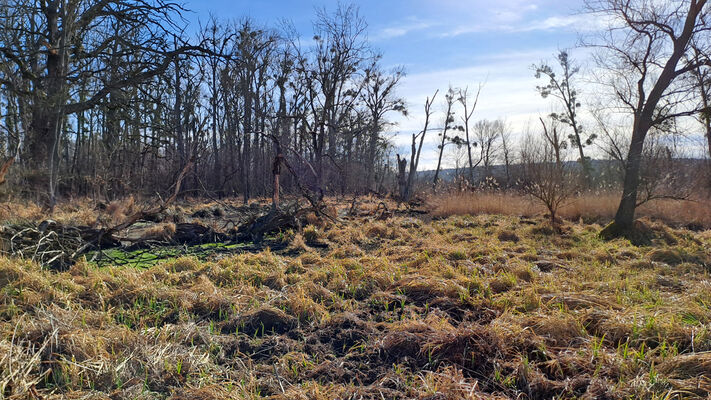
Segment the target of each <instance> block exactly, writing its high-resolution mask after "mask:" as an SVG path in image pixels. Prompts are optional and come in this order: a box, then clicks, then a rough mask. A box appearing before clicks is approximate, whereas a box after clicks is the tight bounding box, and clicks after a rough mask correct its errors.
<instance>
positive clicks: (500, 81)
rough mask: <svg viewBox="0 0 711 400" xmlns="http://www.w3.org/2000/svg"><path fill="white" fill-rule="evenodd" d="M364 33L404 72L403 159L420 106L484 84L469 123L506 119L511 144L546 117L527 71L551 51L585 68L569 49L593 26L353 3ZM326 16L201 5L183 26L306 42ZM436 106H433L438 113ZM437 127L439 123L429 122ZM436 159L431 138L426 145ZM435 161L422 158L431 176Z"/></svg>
mask: <svg viewBox="0 0 711 400" xmlns="http://www.w3.org/2000/svg"><path fill="white" fill-rule="evenodd" d="M353 3H354V4H356V5H357V6H358V7H359V10H360V14H361V15H362V16H363V17H364V18H365V20H366V21H367V23H368V37H369V40H370V41H371V43H372V45H373V46H374V47H375V48H377V49H378V50H380V51H381V52H382V53H383V64H384V65H385V66H394V65H402V66H404V67H405V70H406V72H407V76H406V78H405V79H404V80H403V82H402V85H401V87H400V89H399V91H398V93H399V95H400V96H402V97H404V98H405V99H406V100H407V103H408V109H409V112H410V115H409V116H408V117H407V118H403V117H398V118H395V116H392V117H393V119H394V120H396V122H397V126H396V127H394V128H393V133H392V135H393V141H394V142H395V144H396V145H397V146H399V147H400V148H402V149H404V148H405V146H406V145H407V143H408V141H409V134H410V133H411V132H412V131H417V130H419V129H421V126H422V111H421V110H422V105H423V103H424V99H425V98H426V96H428V95H431V94H432V93H433V92H434V91H435V90H436V89H439V90H440V95H439V99H440V103H441V101H442V100H443V97H444V96H443V94H444V92H445V91H446V90H447V88H448V86H449V85H450V84H451V85H453V86H455V87H463V86H467V85H468V86H470V87H471V88H472V89H470V91H471V90H475V88H476V86H477V85H478V83H479V82H484V81H486V84H485V86H484V88H483V90H482V93H481V97H480V101H479V105H478V107H477V111H476V112H475V114H474V117H473V118H474V120H478V119H482V118H488V119H495V118H505V119H506V121H507V122H508V124H509V126H510V128H511V130H512V132H513V133H514V135H516V134H520V133H521V132H523V131H524V130H525V129H526V126H527V125H528V123H529V122H531V123H532V122H535V121H536V120H537V117H538V115H545V114H548V113H550V112H551V110H552V108H551V106H552V103H551V101H550V100H544V99H541V98H540V96H538V95H537V94H536V92H535V86H536V84H541V83H543V82H541V81H537V80H536V79H535V78H534V76H533V72H532V70H531V65H532V64H534V63H539V62H541V61H544V60H546V61H552V60H554V57H555V54H556V53H557V52H558V50H559V49H572V51H571V53H572V55H573V57H576V58H578V60H579V62H580V64H582V65H583V67H584V66H585V64H586V60H585V58H586V57H585V56H584V55H585V54H586V53H587V52H586V51H584V50H576V49H574V48H575V46H576V44H577V42H578V36H579V33H586V32H591V31H593V30H594V29H595V22H594V21H591V18H590V17H589V16H586V15H582V14H581V13H580V11H581V9H582V6H583V4H582V0H569V1H561V0H557V1H556V0H533V1H524V0H500V1H485V0H458V1H457V0H439V1H425V0H411V1H404V0H380V1H375V0H361V1H355V2H353ZM324 6H325V7H326V9H327V10H333V9H335V8H336V6H337V2H336V1H304V0H292V1H283V0H268V1H247V0H206V1H196V0H192V1H188V2H187V3H186V7H187V8H189V9H191V10H193V11H194V12H193V13H191V14H188V15H186V18H187V19H188V20H190V21H197V20H198V19H200V20H206V19H207V18H208V16H209V14H210V13H212V14H214V15H216V16H218V17H219V18H223V19H230V18H240V17H244V16H249V17H252V18H253V19H254V20H256V21H257V22H258V23H261V24H263V25H266V26H276V25H277V24H278V23H279V21H281V20H283V19H288V20H290V21H292V22H293V24H294V26H295V27H296V29H297V30H298V31H299V32H300V33H301V34H302V36H303V37H310V36H311V34H312V22H311V21H312V20H313V19H314V15H315V10H316V8H320V7H324ZM442 107H443V105H441V104H438V105H437V109H438V110H441V108H442ZM435 118H436V119H441V118H442V117H441V115H438V116H436V117H435ZM429 139H430V140H428V142H429V143H430V144H429V146H428V147H430V149H432V150H434V147H433V142H434V140H436V134H435V133H432V134H430V137H429ZM434 153H435V152H434V151H427V152H426V154H424V155H423V160H422V163H423V164H424V166H425V167H430V166H431V165H432V163H433V160H434V158H435V154H434Z"/></svg>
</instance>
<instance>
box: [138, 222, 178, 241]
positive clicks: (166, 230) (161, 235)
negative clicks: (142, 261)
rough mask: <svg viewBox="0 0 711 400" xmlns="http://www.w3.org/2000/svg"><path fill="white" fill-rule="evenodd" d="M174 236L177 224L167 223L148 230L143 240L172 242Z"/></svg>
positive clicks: (144, 233)
mask: <svg viewBox="0 0 711 400" xmlns="http://www.w3.org/2000/svg"><path fill="white" fill-rule="evenodd" d="M173 235H175V224H174V223H172V222H165V223H161V224H156V225H153V226H151V227H150V228H148V229H146V230H145V231H144V232H143V235H142V236H141V238H142V239H148V240H170V238H172V237H173Z"/></svg>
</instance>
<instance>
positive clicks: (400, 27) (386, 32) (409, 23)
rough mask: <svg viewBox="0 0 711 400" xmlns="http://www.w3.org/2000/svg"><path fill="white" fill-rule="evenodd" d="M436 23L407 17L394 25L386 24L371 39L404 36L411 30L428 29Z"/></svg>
mask: <svg viewBox="0 0 711 400" xmlns="http://www.w3.org/2000/svg"><path fill="white" fill-rule="evenodd" d="M435 25H436V24H435V23H433V22H429V21H423V20H420V19H417V18H407V20H405V21H403V22H400V23H398V24H395V25H391V26H387V27H385V28H382V29H381V30H380V31H378V32H377V33H376V34H375V35H373V36H372V37H371V40H385V39H393V38H397V37H401V36H405V35H407V34H409V33H412V32H417V31H421V30H423V29H428V28H431V27H433V26H435Z"/></svg>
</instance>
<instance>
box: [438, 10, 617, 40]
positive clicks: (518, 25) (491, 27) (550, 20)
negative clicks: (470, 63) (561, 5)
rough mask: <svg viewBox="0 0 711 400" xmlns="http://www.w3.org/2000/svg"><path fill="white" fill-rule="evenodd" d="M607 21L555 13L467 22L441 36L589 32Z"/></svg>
mask: <svg viewBox="0 0 711 400" xmlns="http://www.w3.org/2000/svg"><path fill="white" fill-rule="evenodd" d="M606 23H607V22H606V21H604V19H603V20H601V19H597V18H591V17H590V16H589V15H554V16H551V17H547V18H544V19H540V20H533V21H520V20H515V21H509V22H505V23H487V24H477V23H474V24H467V25H457V26H454V27H452V28H450V29H449V30H448V31H445V32H442V33H440V34H439V35H438V36H439V37H443V38H445V37H456V36H460V35H465V34H470V33H481V32H505V33H521V32H533V31H560V30H565V31H570V32H583V31H585V32H589V31H594V30H598V29H601V28H604V27H605V26H606V25H604V24H606Z"/></svg>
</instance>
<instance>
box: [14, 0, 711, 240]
mask: <svg viewBox="0 0 711 400" xmlns="http://www.w3.org/2000/svg"><path fill="white" fill-rule="evenodd" d="M704 5H705V2H696V1H694V2H692V3H690V4H688V5H687V4H682V5H678V6H671V5H666V6H662V5H654V4H647V3H646V2H636V3H629V4H628V3H626V2H619V1H607V2H593V1H591V2H587V3H586V7H587V8H588V10H586V11H589V12H591V13H592V14H597V15H598V16H601V17H604V18H606V19H609V20H610V21H611V22H610V25H609V27H608V29H607V30H604V31H603V32H602V33H600V37H598V38H594V39H592V40H591V42H590V43H586V45H587V46H589V47H592V48H596V49H598V50H599V53H598V54H597V56H596V60H595V61H596V67H597V69H596V70H595V71H596V72H599V71H604V74H601V75H600V76H599V77H597V78H598V84H599V85H600V87H606V88H607V89H609V90H608V91H607V92H601V93H599V94H598V97H599V98H600V99H601V100H602V101H607V102H608V103H607V104H608V107H606V108H600V107H599V106H597V105H594V104H583V100H582V98H583V96H582V95H581V93H579V91H580V87H581V86H582V82H583V81H584V80H587V79H588V78H589V77H587V76H581V75H582V73H581V71H580V68H579V66H578V65H577V63H576V61H575V60H573V59H571V57H570V56H569V55H568V52H567V51H564V50H563V51H560V53H559V54H558V57H557V59H556V60H555V62H554V63H546V62H541V63H540V64H537V65H533V68H532V70H533V71H532V74H534V75H535V76H536V78H539V79H541V82H543V83H542V84H541V85H540V86H537V87H536V88H535V90H537V91H538V92H539V94H540V95H541V97H542V98H543V99H548V100H550V103H551V104H552V109H553V110H555V111H554V112H552V113H551V114H550V115H548V116H546V117H545V118H540V126H537V127H531V128H529V132H527V133H525V134H523V135H518V134H517V135H516V136H523V137H522V138H518V139H517V140H514V139H513V137H514V135H513V134H512V133H513V132H511V129H510V127H508V126H507V124H506V123H505V122H504V121H503V120H496V121H488V120H477V118H476V115H475V111H476V106H477V103H478V102H479V101H482V100H481V99H480V98H479V95H480V93H481V90H482V87H483V86H485V85H484V84H479V87H478V90H477V91H476V92H474V91H470V90H469V88H452V87H450V88H449V90H447V91H446V92H443V93H442V94H439V96H438V92H435V93H434V94H433V95H432V96H431V97H428V98H427V100H426V102H425V104H424V115H425V120H424V126H423V128H422V129H421V130H420V131H419V132H415V133H413V134H412V145H411V146H408V147H410V148H409V149H408V150H410V154H404V155H402V156H401V155H400V154H397V155H396V154H394V153H395V152H396V151H395V148H394V146H393V143H392V142H391V140H389V135H388V132H389V131H390V128H391V126H392V125H393V124H392V122H391V121H393V120H394V119H395V117H396V115H397V114H398V113H400V114H404V115H406V114H407V109H406V101H405V99H402V98H400V97H398V94H397V87H398V84H399V83H400V81H401V79H402V78H403V77H404V75H405V71H404V69H403V68H402V67H395V68H386V67H384V66H383V65H382V64H381V61H380V60H381V55H380V54H379V53H378V50H377V49H375V48H374V47H373V46H372V45H371V44H370V43H369V41H368V35H367V33H368V31H367V23H366V21H365V20H364V19H363V18H361V16H360V15H359V13H358V9H357V7H355V6H353V5H350V6H347V5H339V6H338V7H337V8H335V10H332V11H329V10H326V9H321V10H317V11H316V14H315V16H314V21H313V36H312V37H309V38H304V37H301V36H300V34H299V33H297V32H296V30H295V29H294V28H293V27H292V26H290V24H289V23H286V22H285V23H282V24H280V26H277V27H265V26H259V25H258V24H256V23H255V22H254V21H252V20H250V19H248V18H243V19H241V20H238V21H221V20H219V19H217V18H214V17H213V18H210V19H209V20H208V21H206V22H204V23H202V24H200V26H199V27H198V29H197V30H196V33H195V34H188V33H187V32H188V31H191V30H195V29H194V27H192V28H191V27H190V26H189V24H188V23H187V22H186V20H185V19H184V17H183V15H184V14H185V13H186V12H188V10H187V9H185V8H184V7H183V6H181V5H179V4H177V3H172V2H165V1H143V0H140V1H123V0H121V1H118V0H112V1H100V2H93V1H82V0H56V1H44V0H42V1H39V0H23V1H12V2H11V1H3V2H2V3H0V15H2V17H3V18H2V24H3V29H2V31H1V35H2V37H0V42H1V43H0V44H1V45H2V46H1V47H0V83H2V86H1V87H0V108H1V109H2V112H0V117H1V118H0V128H1V129H0V152H2V155H3V156H4V159H5V160H7V161H6V162H5V163H4V164H3V168H2V172H3V174H2V175H3V179H4V180H7V182H8V184H7V185H4V190H5V191H6V192H9V194H10V195H12V196H16V197H20V198H28V199H31V200H35V201H36V202H38V203H41V204H45V205H48V206H49V207H50V209H51V208H53V207H54V205H55V204H56V203H57V200H58V199H60V198H67V197H78V196H89V197H92V198H95V199H108V200H112V199H116V198H121V197H124V196H127V195H129V194H144V195H149V196H153V195H155V194H156V192H159V193H160V192H163V193H165V192H167V191H169V189H170V188H171V187H173V186H175V183H176V180H177V179H178V177H179V176H181V175H182V172H184V171H187V175H185V179H183V182H181V183H182V193H183V194H188V195H193V196H198V197H199V196H206V197H213V198H214V197H224V196H241V198H242V199H243V201H244V202H245V203H246V202H247V201H248V200H249V199H250V198H255V197H263V196H268V195H270V194H271V193H272V192H273V190H274V189H273V188H274V178H273V176H274V175H279V174H280V173H281V174H282V176H283V178H282V180H281V182H280V184H281V186H282V187H283V190H285V191H286V192H287V193H290V192H291V193H299V192H300V193H301V194H304V193H310V194H311V196H310V197H311V198H312V199H322V198H323V196H324V195H327V194H340V195H343V194H365V193H376V194H380V195H383V194H386V193H391V194H393V195H394V196H395V197H397V198H399V199H401V200H404V201H408V200H410V198H411V197H412V194H413V193H414V192H415V191H422V190H423V189H427V191H430V190H431V191H435V192H436V191H442V190H444V189H452V188H454V189H457V190H460V191H461V190H472V189H480V190H481V189H483V190H500V189H514V190H516V191H519V192H523V193H524V194H527V195H530V196H532V197H534V198H536V199H538V200H540V201H541V202H542V203H544V205H545V206H546V207H547V208H548V209H549V211H550V214H551V215H552V216H553V217H552V219H553V220H555V209H556V208H558V207H559V206H561V205H562V204H564V203H565V202H566V201H568V200H569V199H570V198H571V197H574V196H577V195H579V194H581V193H583V192H590V191H593V192H596V191H600V190H603V191H608V192H618V191H619V190H620V188H622V189H623V196H622V201H621V204H620V207H619V210H618V213H617V215H616V217H615V220H616V222H617V223H618V224H619V225H620V226H627V227H629V226H630V224H631V222H632V217H633V215H634V209H635V208H636V207H638V206H639V205H641V204H643V203H645V202H647V201H649V200H653V199H660V198H661V199H689V198H690V197H691V195H692V192H695V193H693V194H695V195H696V197H697V198H698V197H699V194H700V193H701V197H705V195H704V194H703V193H705V192H704V191H705V189H704V188H705V187H707V186H708V181H709V179H708V177H707V175H708V170H709V168H708V167H707V165H708V163H702V162H696V161H695V160H691V161H690V160H688V159H687V158H688V143H689V137H690V136H692V135H694V134H695V133H694V132H696V131H698V132H703V133H702V134H703V135H704V136H706V138H707V141H708V143H709V146H711V140H709V139H711V122H710V121H709V118H708V115H709V112H708V110H709V106H708V94H709V86H710V85H709V75H708V73H709V57H708V54H709V52H708V51H707V50H708V49H707V45H706V44H705V43H706V41H704V39H705V38H707V37H708V31H709V28H708V26H707V24H706V23H705V22H704V21H705V15H706V13H705V11H704ZM687 6H688V7H687ZM687 8H688V9H687ZM189 28H190V29H189ZM410 107H419V106H413V105H410ZM440 108H442V109H443V111H444V112H440V111H439V109H440ZM586 108H587V110H585V109H586ZM584 112H585V113H587V114H589V115H586V116H583V113H584ZM590 119H592V121H593V123H588V122H589V120H590ZM583 120H585V122H586V124H585V127H583V123H582V122H581V121H583ZM630 133H631V134H630ZM435 135H436V136H435ZM426 136H427V138H428V139H427V141H426V140H425V137H426ZM433 137H434V139H435V142H436V151H437V155H438V162H437V167H436V169H435V171H434V173H433V176H432V175H430V174H424V175H423V174H418V170H421V169H423V168H422V167H421V166H420V165H419V161H420V157H421V154H422V150H423V147H424V148H425V151H431V149H428V148H427V146H423V145H424V144H425V143H429V142H430V141H432V139H433ZM645 139H646V140H645ZM709 153H710V154H711V147H710V148H709ZM591 154H597V155H601V157H602V158H604V159H606V160H608V161H609V162H605V163H602V164H600V163H597V165H598V166H599V165H602V166H603V168H595V167H594V165H595V163H594V162H593V160H592V158H593V157H591ZM394 156H396V157H394ZM443 157H445V158H446V157H449V158H451V159H453V160H454V163H455V165H456V167H457V168H456V170H457V171H455V176H456V177H457V179H455V182H453V183H454V185H451V183H452V182H451V179H450V180H449V181H450V182H448V183H450V185H448V186H449V187H448V188H444V189H443V188H442V186H443V185H442V183H441V179H440V171H441V169H442V168H443V166H444V164H443ZM446 161H447V160H446V159H445V162H446ZM13 164H14V165H13ZM460 165H461V168H460ZM186 166H190V167H191V168H190V169H189V170H186ZM10 168H11V171H8V169H10ZM283 168H285V169H286V170H287V171H288V173H286V172H285V173H282V169H283ZM502 168H503V173H501V170H502ZM496 170H498V171H499V173H498V174H497V173H496V172H495V171H496ZM458 171H461V172H458ZM475 171H476V172H475ZM430 177H431V178H432V179H431V184H430V183H428V182H425V181H426V180H429V179H430ZM438 186H439V187H438Z"/></svg>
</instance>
